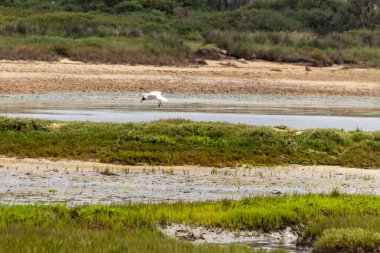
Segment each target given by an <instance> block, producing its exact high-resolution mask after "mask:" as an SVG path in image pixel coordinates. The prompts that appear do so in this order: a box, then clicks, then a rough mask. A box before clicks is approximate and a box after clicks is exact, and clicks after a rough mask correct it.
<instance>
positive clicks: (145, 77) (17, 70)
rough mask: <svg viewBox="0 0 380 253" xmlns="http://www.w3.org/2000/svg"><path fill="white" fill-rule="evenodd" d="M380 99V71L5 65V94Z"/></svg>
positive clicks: (236, 65)
mask: <svg viewBox="0 0 380 253" xmlns="http://www.w3.org/2000/svg"><path fill="white" fill-rule="evenodd" d="M149 90H163V91H165V92H166V93H187V94H201V93H206V94H207V93H208V94H210V93H219V94H227V93H228V94H275V95H322V96H325V95H326V96H332V95H337V96H372V97H376V96H380V70H379V69H347V68H344V67H342V66H333V67H326V68H311V71H306V70H305V67H304V66H301V65H292V64H279V63H270V62H261V61H256V62H248V63H241V62H238V61H233V62H230V63H229V64H226V62H217V61H208V65H207V66H197V67H178V68H177V67H153V66H128V65H105V64H84V63H81V62H72V61H67V60H63V61H61V62H53V63H49V62H23V61H1V62H0V93H2V94H17V93H41V92H60V91H82V92H87V91H110V92H139V91H149Z"/></svg>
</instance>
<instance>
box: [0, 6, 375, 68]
mask: <svg viewBox="0 0 380 253" xmlns="http://www.w3.org/2000/svg"><path fill="white" fill-rule="evenodd" d="M377 4H378V1H376V0H360V1H344V0H328V1H315V0H307V1H304V0H286V1H284V0H257V1H249V0H228V1H227V0H197V1H188V0H159V1H157V0H57V1H48V0H25V1H24V0H22V1H21V0H0V15H1V16H0V17H1V18H0V35H2V38H1V40H0V59H11V60H25V59H26V60H28V59H30V60H57V59H59V57H67V58H69V59H73V60H81V61H85V62H105V63H130V64H155V65H163V64H166V65H178V64H182V65H184V64H193V63H195V62H196V61H195V57H196V56H199V54H198V55H197V54H196V51H197V50H199V49H201V48H202V47H203V46H205V45H204V44H206V43H211V44H216V45H217V46H218V47H219V48H220V49H226V50H227V51H228V54H229V55H231V56H235V57H238V58H246V59H263V60H270V61H279V62H303V63H307V64H311V65H314V66H328V65H331V64H333V63H336V64H350V63H363V64H366V65H379V64H380V60H379V59H380V49H379V47H380V46H379V44H380V43H379V38H380V36H379V29H377V27H379V24H380V14H379V8H377V7H376V6H377ZM284 34H285V35H284ZM265 36H266V37H267V38H263V37H265ZM52 37H53V38H55V39H60V40H59V41H58V40H57V42H56V45H49V41H50V40H51V38H52ZM33 38H38V39H37V40H38V42H37V41H35V42H32V40H33ZM92 38H104V43H102V44H101V45H99V44H90V45H87V44H81V43H77V40H89V39H92ZM72 39H75V40H74V41H70V40H72ZM12 40H17V43H13V41H12ZM121 40H128V41H133V42H134V43H133V44H134V45H130V44H128V43H126V44H125V45H122V44H120V43H119V42H120V41H121ZM188 41H196V42H197V43H198V44H199V47H198V48H190V47H187V46H185V44H186V43H187V42H188ZM202 44H203V45H202ZM137 45H138V46H137ZM202 57H206V56H202Z"/></svg>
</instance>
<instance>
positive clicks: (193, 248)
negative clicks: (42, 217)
mask: <svg viewBox="0 0 380 253" xmlns="http://www.w3.org/2000/svg"><path fill="white" fill-rule="evenodd" d="M0 245H1V247H0V252H4V253H5V252H14V253H18V252H20V253H21V252H41V253H48V252H49V253H52V252H54V253H55V252H57V253H60V252H62V253H63V252H78V250H79V251H80V252H93V253H95V252H128V253H140V252H158V253H160V252H176V253H182V252H183V253H191V252H194V253H198V252H200V253H202V252H203V253H219V252H221V253H247V252H252V251H250V250H248V249H247V248H246V247H243V246H238V245H226V246H219V245H212V244H200V245H194V244H191V243H189V242H183V241H177V240H175V239H169V238H167V237H165V236H163V235H162V234H161V233H159V232H158V231H156V230H151V229H132V230H112V229H81V228H61V229H54V228H46V227H45V228H44V227H26V226H6V227H3V228H0Z"/></svg>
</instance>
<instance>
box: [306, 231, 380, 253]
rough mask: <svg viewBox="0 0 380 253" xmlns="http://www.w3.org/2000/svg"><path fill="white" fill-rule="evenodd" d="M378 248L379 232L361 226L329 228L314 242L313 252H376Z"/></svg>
mask: <svg viewBox="0 0 380 253" xmlns="http://www.w3.org/2000/svg"><path fill="white" fill-rule="evenodd" d="M379 248H380V233H376V232H374V231H369V230H364V229H361V228H350V229H329V230H326V231H325V232H324V233H323V235H322V237H321V238H319V239H318V240H317V241H316V242H315V244H314V249H313V253H324V252H376V251H378V250H379ZM375 250H376V251H375Z"/></svg>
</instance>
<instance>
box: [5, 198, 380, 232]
mask: <svg viewBox="0 0 380 253" xmlns="http://www.w3.org/2000/svg"><path fill="white" fill-rule="evenodd" d="M379 213H380V197H376V196H350V195H339V196H331V195H305V196H302V195H294V196H283V197H255V198H246V199H243V200H240V201H233V200H223V201H217V202H202V203H181V202H180V203H172V204H168V203H162V204H149V205H148V204H141V205H140V204H133V205H127V206H78V207H73V208H69V207H65V206H63V205H56V206H0V227H4V226H8V225H23V226H32V227H35V226H38V227H54V228H70V227H79V228H107V229H111V228H112V229H115V228H117V229H125V228H129V229H131V228H140V227H146V228H155V227H156V226H157V225H161V226H165V225H168V224H173V223H174V224H177V223H185V224H188V225H200V226H205V227H219V228H224V229H245V230H246V229H258V230H264V231H275V230H278V229H283V228H286V227H289V226H298V225H302V224H303V225H307V224H312V223H313V222H319V221H321V220H323V219H324V218H331V219H334V218H339V217H355V218H356V219H359V217H363V216H372V217H374V218H376V219H378V215H379ZM353 225H355V224H354V223H351V226H353Z"/></svg>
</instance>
